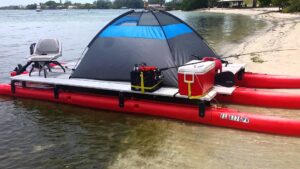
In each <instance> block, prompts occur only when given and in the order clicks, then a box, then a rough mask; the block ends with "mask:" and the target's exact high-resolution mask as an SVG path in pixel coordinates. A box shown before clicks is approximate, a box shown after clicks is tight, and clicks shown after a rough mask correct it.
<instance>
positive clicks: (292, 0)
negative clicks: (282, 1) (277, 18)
mask: <svg viewBox="0 0 300 169" xmlns="http://www.w3.org/2000/svg"><path fill="white" fill-rule="evenodd" d="M288 3H289V5H288V6H287V7H286V8H285V9H283V12H299V11H300V1H299V0H289V1H288Z"/></svg>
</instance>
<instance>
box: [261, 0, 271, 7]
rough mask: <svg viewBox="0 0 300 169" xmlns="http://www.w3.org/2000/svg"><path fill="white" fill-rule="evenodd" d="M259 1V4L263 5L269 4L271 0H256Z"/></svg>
mask: <svg viewBox="0 0 300 169" xmlns="http://www.w3.org/2000/svg"><path fill="white" fill-rule="evenodd" d="M258 1H259V6H261V7H265V6H270V4H271V2H272V0H258Z"/></svg>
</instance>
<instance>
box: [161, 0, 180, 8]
mask: <svg viewBox="0 0 300 169" xmlns="http://www.w3.org/2000/svg"><path fill="white" fill-rule="evenodd" d="M165 5H166V7H167V10H180V9H181V5H182V3H181V2H178V1H177V0H173V1H171V2H167V3H166V4H165Z"/></svg>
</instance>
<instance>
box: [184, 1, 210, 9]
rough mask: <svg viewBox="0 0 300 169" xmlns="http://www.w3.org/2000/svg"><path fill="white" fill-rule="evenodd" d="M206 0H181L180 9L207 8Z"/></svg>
mask: <svg viewBox="0 0 300 169" xmlns="http://www.w3.org/2000/svg"><path fill="white" fill-rule="evenodd" d="M207 7H208V1H207V0H183V2H182V6H181V8H182V10H185V11H189V10H193V9H198V8H207Z"/></svg>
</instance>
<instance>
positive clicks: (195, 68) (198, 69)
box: [178, 60, 215, 73]
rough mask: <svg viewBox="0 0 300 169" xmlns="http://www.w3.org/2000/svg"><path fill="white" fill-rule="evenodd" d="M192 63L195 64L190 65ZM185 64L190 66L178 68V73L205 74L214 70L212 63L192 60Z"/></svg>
mask: <svg viewBox="0 0 300 169" xmlns="http://www.w3.org/2000/svg"><path fill="white" fill-rule="evenodd" d="M197 62H200V63H197ZM192 63H195V64H192ZM186 64H192V65H186V66H181V67H179V68H178V73H207V72H208V71H210V70H211V69H213V68H215V62H214V61H205V62H201V61H200V60H192V61H190V62H187V63H186Z"/></svg>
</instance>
